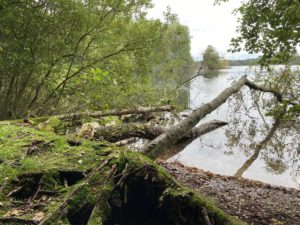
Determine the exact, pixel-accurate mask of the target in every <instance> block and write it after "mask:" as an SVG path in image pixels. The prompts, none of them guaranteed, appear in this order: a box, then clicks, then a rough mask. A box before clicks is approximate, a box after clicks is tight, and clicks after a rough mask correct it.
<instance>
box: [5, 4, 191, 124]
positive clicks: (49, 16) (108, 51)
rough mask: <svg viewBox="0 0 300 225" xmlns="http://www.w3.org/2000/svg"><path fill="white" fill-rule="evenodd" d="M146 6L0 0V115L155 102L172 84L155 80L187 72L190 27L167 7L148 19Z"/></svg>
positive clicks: (162, 96)
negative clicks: (161, 16)
mask: <svg viewBox="0 0 300 225" xmlns="http://www.w3.org/2000/svg"><path fill="white" fill-rule="evenodd" d="M149 7H151V2H150V0H137V1H125V0H121V1H119V0H101V1H74V0H46V1H43V2H42V3H41V2H39V1H30V0H25V1H22V2H20V3H12V2H11V1H9V0H0V12H1V18H0V24H1V26H0V94H1V96H2V98H1V99H0V115H1V116H0V119H6V118H20V117H23V116H26V115H27V114H30V115H32V114H34V115H47V114H50V113H64V112H68V111H77V110H83V109H84V110H86V109H88V110H91V109H107V108H120V107H124V106H132V105H139V104H153V103H154V102H155V103H156V104H157V101H155V100H157V99H159V98H164V96H167V95H168V91H169V90H170V87H169V86H168V87H164V90H160V88H156V87H154V86H153V84H156V82H154V80H160V78H161V77H163V78H164V79H168V80H178V78H177V77H178V76H182V74H185V75H184V76H189V74H190V71H188V69H189V66H190V65H191V62H192V60H191V56H190V53H189V47H190V46H189V45H190V40H189V34H188V29H187V27H184V26H182V25H180V24H179V22H178V21H177V17H176V15H175V14H172V13H171V11H170V9H168V11H167V12H166V22H165V23H164V22H161V21H159V20H149V19H147V18H146V17H145V15H146V13H145V10H147V9H148V8H149ZM157 64H159V65H157ZM171 67H173V70H174V71H176V72H174V71H172V69H171ZM181 67H182V68H181ZM178 74H180V75H178ZM174 77H176V79H174ZM161 86H163V85H161ZM157 89H158V91H157ZM166 98H167V97H166Z"/></svg>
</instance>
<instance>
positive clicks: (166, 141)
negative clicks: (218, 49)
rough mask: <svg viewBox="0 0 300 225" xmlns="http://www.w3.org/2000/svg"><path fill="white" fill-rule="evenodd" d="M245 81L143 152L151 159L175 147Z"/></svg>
mask: <svg viewBox="0 0 300 225" xmlns="http://www.w3.org/2000/svg"><path fill="white" fill-rule="evenodd" d="M246 81H247V78H246V76H243V77H241V78H240V79H239V80H238V81H237V82H235V83H234V84H233V85H232V86H231V87H229V88H226V89H225V90H224V91H222V92H221V93H220V94H219V95H218V96H217V97H216V98H214V99H213V100H212V101H210V102H209V103H206V104H204V105H202V106H200V107H199V108H198V109H196V110H195V111H194V112H192V113H191V115H190V116H189V117H187V118H185V119H184V120H182V121H181V122H180V123H178V124H177V125H175V126H173V127H172V128H170V129H168V130H167V131H166V132H165V133H163V134H161V135H160V136H158V137H157V138H156V139H154V140H153V141H151V142H150V143H148V144H147V145H145V146H144V147H143V149H142V150H143V152H144V153H145V154H146V155H147V156H149V157H150V158H152V159H155V158H157V157H159V156H160V155H162V154H163V151H165V150H166V149H168V148H169V147H171V146H173V145H175V144H176V143H177V142H178V141H179V140H180V139H181V138H182V137H184V136H185V135H186V134H188V133H189V132H190V131H191V129H192V128H193V127H194V126H196V125H197V123H198V122H199V121H200V120H201V119H203V118H204V117H205V116H206V115H208V114H210V113H211V112H213V111H214V110H215V109H217V108H218V107H219V106H221V105H222V104H223V103H224V102H225V101H226V100H227V99H228V98H229V97H230V96H231V95H233V94H234V93H237V92H238V91H239V90H240V89H241V87H242V86H243V85H244V84H245V83H246Z"/></svg>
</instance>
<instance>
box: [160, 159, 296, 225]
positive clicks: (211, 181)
mask: <svg viewBox="0 0 300 225" xmlns="http://www.w3.org/2000/svg"><path fill="white" fill-rule="evenodd" d="M159 163H160V164H161V165H162V166H163V167H165V168H166V169H167V170H168V172H170V173H171V174H172V175H173V176H174V177H175V178H176V179H177V180H178V181H180V182H182V183H183V184H184V185H186V186H188V187H190V188H192V189H194V190H195V191H199V192H201V193H202V194H203V195H205V196H210V197H212V198H213V200H214V201H215V202H216V204H217V206H219V207H220V208H221V209H223V210H224V211H225V212H227V213H229V214H231V215H234V216H237V217H238V218H240V219H242V220H244V221H246V222H248V223H249V224H255V225H270V224H272V225H281V224H285V225H300V190H296V189H292V188H284V187H276V186H271V185H268V184H264V183H261V182H257V181H252V180H247V179H236V178H234V177H228V176H221V175H216V174H212V173H210V172H205V171H203V170H199V169H196V168H191V167H186V166H183V165H181V164H179V163H167V162H165V161H160V162H159Z"/></svg>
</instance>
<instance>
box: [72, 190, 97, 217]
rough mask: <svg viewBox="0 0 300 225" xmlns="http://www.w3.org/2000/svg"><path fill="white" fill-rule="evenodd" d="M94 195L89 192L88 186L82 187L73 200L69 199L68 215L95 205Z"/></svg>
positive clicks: (91, 191)
mask: <svg viewBox="0 0 300 225" xmlns="http://www.w3.org/2000/svg"><path fill="white" fill-rule="evenodd" d="M96 199H97V198H96V195H95V194H94V193H93V190H91V188H90V186H88V185H85V186H82V187H81V188H80V190H79V192H78V193H77V194H76V195H75V197H74V198H71V200H70V201H69V204H68V212H69V213H70V214H73V213H76V212H77V211H78V210H79V209H81V208H82V207H83V206H84V207H88V208H90V207H93V206H94V205H95V203H96Z"/></svg>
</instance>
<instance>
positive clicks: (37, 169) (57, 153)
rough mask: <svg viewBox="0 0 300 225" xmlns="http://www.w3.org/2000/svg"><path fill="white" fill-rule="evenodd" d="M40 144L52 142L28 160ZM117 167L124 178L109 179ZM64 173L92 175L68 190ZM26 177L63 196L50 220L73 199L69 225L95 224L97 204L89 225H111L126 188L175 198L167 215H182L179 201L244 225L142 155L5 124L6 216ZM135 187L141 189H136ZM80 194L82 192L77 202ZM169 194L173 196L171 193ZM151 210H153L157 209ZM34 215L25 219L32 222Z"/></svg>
mask: <svg viewBox="0 0 300 225" xmlns="http://www.w3.org/2000/svg"><path fill="white" fill-rule="evenodd" d="M56 122H58V121H56ZM56 122H55V119H54V121H53V124H52V126H56V125H58V123H56ZM70 139H71V140H76V141H78V142H80V143H81V144H80V145H79V146H70V145H69V144H68V142H67V140H70ZM36 140H39V141H43V142H46V143H48V142H51V148H47V149H46V150H43V151H40V152H39V153H38V154H33V155H27V154H26V152H27V149H28V146H31V145H32V143H33V142H34V141H36ZM108 158H112V160H110V163H109V164H108V165H107V166H106V167H105V168H102V170H101V171H99V172H97V173H93V174H92V175H91V171H92V169H94V168H97V167H98V166H99V165H101V164H102V163H103V161H105V160H107V159H108ZM114 165H116V166H117V167H116V168H117V171H116V174H117V175H118V176H115V177H109V174H110V171H111V168H112V167H113V166H114ZM126 165H127V166H126ZM125 167H126V168H127V171H125V172H126V173H125V174H126V179H124V182H123V185H120V186H119V187H116V184H117V183H118V182H119V180H120V178H121V177H122V174H123V172H124V169H125ZM62 170H68V171H70V170H74V171H87V174H88V177H87V178H85V179H83V180H80V181H78V183H76V184H75V185H73V186H70V187H66V188H65V187H64V186H63V185H62V182H61V179H60V172H59V171H62ZM24 173H42V174H43V175H42V176H41V178H40V184H41V185H42V189H43V190H58V191H59V193H58V196H53V197H51V198H49V199H51V200H49V204H48V205H47V206H46V207H45V208H44V209H43V210H44V211H45V212H47V213H46V214H47V215H51V214H53V215H55V213H57V212H58V211H59V212H60V210H59V209H60V207H61V205H62V204H63V202H65V201H66V200H67V199H68V198H69V197H70V196H71V198H70V200H68V201H67V203H68V204H67V209H68V215H67V220H66V218H63V220H64V221H65V222H66V224H74V223H72V221H75V220H76V219H77V218H78V217H79V216H80V217H81V218H83V219H85V218H89V217H88V216H89V213H91V210H92V209H93V207H94V205H95V203H96V202H97V207H96V208H95V212H94V213H93V216H92V219H91V220H90V221H89V225H93V224H101V223H102V224H106V223H105V221H108V220H109V218H110V215H113V210H112V208H110V207H109V206H108V204H107V202H108V201H109V200H111V201H112V202H113V201H115V204H116V205H118V204H119V203H117V202H118V201H121V204H122V207H123V206H124V205H123V203H122V201H124V199H125V195H126V192H127V191H126V187H127V188H128V189H131V188H132V189H133V194H135V193H134V192H135V191H136V192H139V193H140V194H141V195H142V196H144V195H143V194H146V195H147V196H152V197H153V199H156V200H158V199H160V198H169V200H170V203H172V204H171V205H169V206H168V207H167V209H170V211H168V210H167V211H166V213H171V212H172V211H171V209H172V210H175V211H174V212H175V213H176V212H177V211H176V208H174V207H175V206H176V201H177V200H178V199H181V200H182V201H183V202H182V203H183V204H185V206H186V207H187V208H189V207H196V206H199V205H201V206H204V207H205V208H207V211H208V214H209V216H210V217H211V218H214V219H215V221H218V220H220V221H221V222H219V223H218V224H226V223H228V224H233V225H241V224H243V223H241V222H239V221H236V220H235V219H234V218H232V217H230V216H228V215H226V214H225V213H224V212H222V211H221V210H219V209H218V208H217V207H215V206H214V203H213V202H211V201H210V200H209V199H207V198H204V197H203V196H201V195H198V194H194V193H193V194H190V193H192V192H191V190H189V189H187V188H185V187H183V186H182V185H180V184H178V183H177V182H176V181H175V180H174V179H173V177H172V176H171V175H170V174H168V173H167V172H166V171H165V170H164V169H163V168H162V167H161V166H159V165H157V164H156V163H155V162H153V161H152V160H150V159H149V158H147V157H146V156H144V155H142V154H140V153H137V152H131V151H126V150H124V149H122V148H116V147H114V146H113V145H109V144H108V143H104V142H100V141H98V142H95V141H94V142H92V141H89V140H85V139H80V138H76V137H74V136H72V135H64V136H63V135H58V134H56V133H55V132H53V131H49V130H47V129H46V130H41V129H36V128H35V127H32V126H24V125H22V124H18V123H13V124H12V123H11V122H6V123H3V122H2V123H0V174H1V175H2V176H1V177H0V183H1V187H0V188H1V189H2V190H1V191H0V202H1V203H3V204H5V207H0V216H1V215H4V214H5V213H6V212H7V211H9V209H10V208H12V207H13V206H12V205H11V204H10V200H11V199H9V198H8V197H7V196H6V195H7V193H9V192H10V191H12V190H15V189H17V188H18V186H16V184H15V183H14V182H13V181H14V180H15V178H17V177H19V176H20V175H22V174H24ZM123 175H124V174H123ZM91 176H92V177H91ZM135 185H136V187H134V186H135ZM76 188H78V190H79V192H78V193H76V195H74V196H72V193H73V191H74V190H75V189H76ZM166 189H168V192H165V190H166ZM1 193H2V194H1ZM132 196H134V195H132ZM145 199H147V198H145ZM145 201H146V200H145ZM156 203H158V202H156ZM172 205H173V208H172ZM150 206H151V207H152V205H151V204H150ZM33 215H34V210H32V211H30V212H28V213H27V214H26V215H25V216H26V217H28V218H32V216H33ZM53 221H54V220H53ZM99 221H101V223H100V222H99ZM50 224H51V223H50ZM53 224H58V222H57V221H55V222H53Z"/></svg>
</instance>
